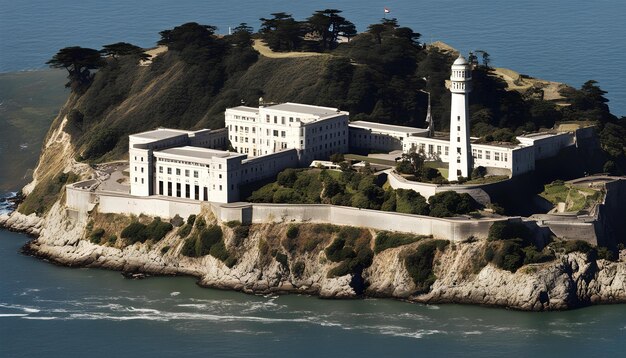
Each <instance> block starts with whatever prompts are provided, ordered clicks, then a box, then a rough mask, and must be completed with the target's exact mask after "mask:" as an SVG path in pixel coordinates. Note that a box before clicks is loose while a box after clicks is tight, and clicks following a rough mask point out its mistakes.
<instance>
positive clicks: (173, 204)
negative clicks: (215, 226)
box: [65, 183, 202, 219]
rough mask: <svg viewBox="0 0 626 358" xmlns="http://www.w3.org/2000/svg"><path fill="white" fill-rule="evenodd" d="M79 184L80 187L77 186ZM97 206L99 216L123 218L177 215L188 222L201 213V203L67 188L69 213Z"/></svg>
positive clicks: (68, 186) (88, 209)
mask: <svg viewBox="0 0 626 358" xmlns="http://www.w3.org/2000/svg"><path fill="white" fill-rule="evenodd" d="M77 184H80V183H77ZM96 204H97V205H98V212H100V213H104V214H107V213H114V214H126V215H141V214H145V215H148V216H159V217H161V218H163V219H170V218H173V217H174V216H176V214H178V215H180V216H181V217H183V218H187V217H188V216H189V215H191V214H196V215H197V214H198V213H200V209H201V206H202V202H201V201H195V200H189V199H179V198H168V197H162V196H148V197H140V196H131V195H128V194H122V193H116V192H104V191H99V192H97V193H95V192H93V191H90V190H88V189H81V188H78V187H76V186H74V185H72V184H70V185H67V186H66V202H65V205H66V206H67V208H68V209H72V210H75V211H79V212H88V211H91V210H92V209H93V208H94V206H95V205H96Z"/></svg>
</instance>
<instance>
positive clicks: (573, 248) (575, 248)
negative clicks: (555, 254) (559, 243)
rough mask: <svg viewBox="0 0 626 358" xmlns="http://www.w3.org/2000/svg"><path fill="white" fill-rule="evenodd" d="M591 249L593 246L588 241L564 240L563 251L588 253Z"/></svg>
mask: <svg viewBox="0 0 626 358" xmlns="http://www.w3.org/2000/svg"><path fill="white" fill-rule="evenodd" d="M592 250H593V246H591V244H590V243H588V242H586V241H583V240H573V241H567V242H565V253H566V254H569V253H571V252H582V253H584V254H588V253H590V252H591V251H592Z"/></svg>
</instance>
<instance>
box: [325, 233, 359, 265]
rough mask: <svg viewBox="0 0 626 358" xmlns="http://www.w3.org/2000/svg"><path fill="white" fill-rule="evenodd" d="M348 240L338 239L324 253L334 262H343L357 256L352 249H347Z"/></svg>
mask: <svg viewBox="0 0 626 358" xmlns="http://www.w3.org/2000/svg"><path fill="white" fill-rule="evenodd" d="M345 244H346V239H344V238H341V237H338V238H336V239H335V240H334V241H333V242H332V243H331V244H330V245H329V246H328V247H327V248H326V249H324V252H325V253H326V257H327V258H328V259H329V260H330V261H332V262H341V261H343V260H345V259H348V258H352V257H355V256H356V253H355V252H354V250H353V249H352V248H351V247H346V246H345Z"/></svg>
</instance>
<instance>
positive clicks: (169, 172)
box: [142, 166, 199, 178]
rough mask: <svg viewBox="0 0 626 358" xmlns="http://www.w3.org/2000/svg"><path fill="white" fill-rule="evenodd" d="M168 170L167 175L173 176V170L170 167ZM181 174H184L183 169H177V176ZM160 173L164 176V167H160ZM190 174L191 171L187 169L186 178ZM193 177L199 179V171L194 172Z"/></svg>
mask: <svg viewBox="0 0 626 358" xmlns="http://www.w3.org/2000/svg"><path fill="white" fill-rule="evenodd" d="M166 169H167V174H170V175H171V174H172V168H169V167H168V168H166ZM181 172H182V171H181V169H180V168H176V175H181ZM142 173H143V169H142ZM159 173H160V174H163V167H162V166H159ZM189 174H190V170H189V169H185V176H186V177H189ZM193 177H194V178H198V177H199V173H198V171H197V170H194V171H193Z"/></svg>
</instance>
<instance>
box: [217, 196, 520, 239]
mask: <svg viewBox="0 0 626 358" xmlns="http://www.w3.org/2000/svg"><path fill="white" fill-rule="evenodd" d="M212 208H213V211H214V212H215V214H216V216H217V217H218V218H219V219H220V220H222V221H231V220H237V221H241V222H244V223H253V224H260V223H266V222H287V223H288V222H298V223H300V222H308V223H329V224H334V225H350V226H358V227H367V228H372V229H376V230H389V231H402V232H410V233H414V234H418V235H433V236H434V237H435V238H440V239H445V240H452V241H460V240H465V239H467V238H468V237H470V236H475V237H479V238H485V237H487V235H488V233H489V228H490V227H491V225H492V224H493V223H494V222H498V221H507V220H509V219H510V218H499V219H481V220H475V219H473V220H470V219H442V218H433V217H429V216H420V215H411V214H400V213H391V212H385V211H378V210H366V209H357V208H351V207H343V206H334V205H325V204H306V205H292V204H251V203H235V204H221V205H220V204H213V205H212ZM511 220H519V218H511Z"/></svg>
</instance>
